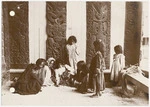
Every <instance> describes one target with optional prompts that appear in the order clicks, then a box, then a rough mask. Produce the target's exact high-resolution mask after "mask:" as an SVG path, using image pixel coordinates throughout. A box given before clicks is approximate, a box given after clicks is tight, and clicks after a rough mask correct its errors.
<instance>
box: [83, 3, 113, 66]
mask: <svg viewBox="0 0 150 107" xmlns="http://www.w3.org/2000/svg"><path fill="white" fill-rule="evenodd" d="M110 10H111V5H110V2H87V50H86V62H87V64H88V65H89V64H90V62H91V59H92V57H93V55H94V51H95V50H94V46H93V42H94V41H95V40H96V39H102V41H103V42H104V44H105V53H104V57H105V63H106V68H109V63H110Z"/></svg>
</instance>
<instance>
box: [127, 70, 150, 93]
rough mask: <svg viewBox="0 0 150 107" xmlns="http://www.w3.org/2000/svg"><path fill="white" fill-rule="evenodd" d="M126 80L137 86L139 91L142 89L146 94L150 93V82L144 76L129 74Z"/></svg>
mask: <svg viewBox="0 0 150 107" xmlns="http://www.w3.org/2000/svg"><path fill="white" fill-rule="evenodd" d="M126 79H127V81H130V82H132V83H133V84H135V85H136V86H137V87H138V88H139V89H141V90H142V91H144V92H145V93H149V80H148V78H146V77H144V76H143V75H142V74H138V73H135V74H127V75H126Z"/></svg>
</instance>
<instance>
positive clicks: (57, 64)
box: [53, 58, 63, 69]
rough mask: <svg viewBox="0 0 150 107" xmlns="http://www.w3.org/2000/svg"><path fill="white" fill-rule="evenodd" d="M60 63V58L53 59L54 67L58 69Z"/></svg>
mask: <svg viewBox="0 0 150 107" xmlns="http://www.w3.org/2000/svg"><path fill="white" fill-rule="evenodd" d="M61 64H63V62H62V60H61V59H60V58H58V59H56V60H55V61H54V67H53V68H54V69H58V68H60V65H61Z"/></svg>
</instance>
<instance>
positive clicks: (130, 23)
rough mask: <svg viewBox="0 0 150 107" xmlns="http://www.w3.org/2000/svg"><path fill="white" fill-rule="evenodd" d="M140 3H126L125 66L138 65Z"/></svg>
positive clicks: (140, 20) (140, 19)
mask: <svg viewBox="0 0 150 107" xmlns="http://www.w3.org/2000/svg"><path fill="white" fill-rule="evenodd" d="M141 22H142V3H141V2H126V20H125V41H124V54H125V56H126V58H125V60H126V65H130V64H137V63H139V57H140V42H141V34H142V33H141Z"/></svg>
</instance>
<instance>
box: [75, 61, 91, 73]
mask: <svg viewBox="0 0 150 107" xmlns="http://www.w3.org/2000/svg"><path fill="white" fill-rule="evenodd" d="M77 70H82V71H83V72H84V73H86V72H88V71H89V70H88V67H87V65H86V63H85V62H84V61H79V62H78V63H77Z"/></svg>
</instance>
